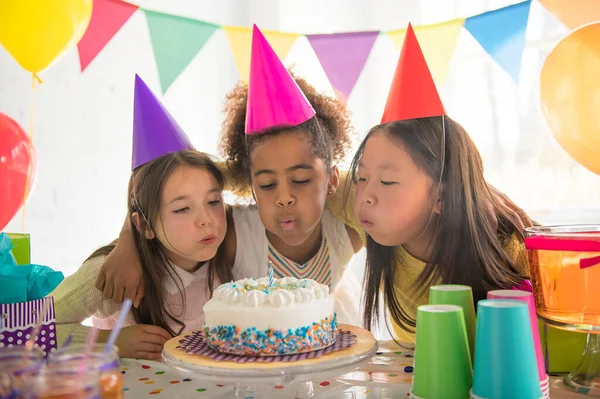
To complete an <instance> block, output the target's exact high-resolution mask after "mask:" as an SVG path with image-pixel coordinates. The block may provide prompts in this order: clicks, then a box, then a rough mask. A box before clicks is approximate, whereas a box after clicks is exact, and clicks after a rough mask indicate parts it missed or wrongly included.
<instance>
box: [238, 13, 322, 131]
mask: <svg viewBox="0 0 600 399" xmlns="http://www.w3.org/2000/svg"><path fill="white" fill-rule="evenodd" d="M313 116H315V110H314V109H313V107H312V105H310V103H309V102H308V100H307V99H306V96H305V95H304V93H302V90H300V88H299V87H298V85H297V84H296V81H295V80H294V79H293V78H292V76H291V75H290V73H289V72H288V70H287V69H285V66H283V64H282V63H281V61H280V60H279V58H278V57H277V54H276V53H275V51H274V50H273V48H272V47H271V46H270V45H269V42H267V39H266V38H265V37H264V35H263V34H262V33H261V31H260V30H259V29H258V27H256V25H254V31H253V34H252V58H251V60H250V83H249V85H248V104H247V107H246V134H258V133H262V132H263V131H265V130H266V129H269V128H272V127H276V126H297V125H299V124H301V123H303V122H306V121H307V120H309V119H310V118H312V117H313Z"/></svg>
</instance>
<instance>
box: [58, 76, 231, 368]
mask: <svg viewBox="0 0 600 399" xmlns="http://www.w3.org/2000/svg"><path fill="white" fill-rule="evenodd" d="M133 125H134V127H133V160H132V161H133V162H132V173H131V178H130V181H129V189H128V201H127V208H128V224H129V225H130V227H131V229H130V231H131V232H132V237H133V241H134V243H135V252H136V254H137V256H138V259H139V261H140V264H141V268H142V278H143V281H144V286H145V289H146V293H147V295H146V296H145V297H144V298H143V299H142V300H141V303H139V306H137V307H136V308H134V309H133V310H132V311H131V313H130V315H129V316H128V317H127V319H126V322H125V327H124V328H123V330H121V332H120V335H119V337H118V339H117V342H116V345H117V346H118V347H119V355H120V356H121V357H134V358H145V359H155V360H159V359H160V357H161V351H162V346H163V344H164V342H165V341H166V340H168V339H170V338H171V336H174V335H178V334H181V333H183V332H187V331H192V330H197V329H199V328H201V327H202V324H203V323H204V314H203V311H202V305H203V304H204V303H205V302H206V301H207V300H208V298H209V297H210V295H211V292H212V290H213V288H216V286H217V285H218V284H219V283H220V282H222V281H229V280H231V278H232V270H231V267H229V266H227V265H228V264H227V262H226V261H225V259H224V254H223V249H222V246H221V243H222V242H223V239H224V237H225V234H226V230H227V221H226V215H225V207H224V203H223V200H222V197H221V191H222V189H223V186H224V178H223V176H222V174H221V172H220V171H219V169H218V168H217V166H216V164H215V163H214V162H213V161H212V160H211V159H210V158H209V157H208V156H206V155H204V154H202V153H200V152H197V151H194V150H193V148H192V145H191V144H190V142H189V140H188V138H187V136H186V135H185V133H184V132H183V130H181V128H180V127H179V126H178V125H177V123H176V122H175V120H174V119H173V118H172V117H171V115H169V113H168V111H167V110H166V109H165V108H164V107H163V106H162V104H161V103H160V102H159V100H158V99H157V98H156V97H155V96H154V95H153V94H152V92H151V91H150V89H149V88H148V87H147V86H146V85H145V83H144V82H143V81H142V80H141V79H140V78H139V77H136V82H135V99H134V123H133ZM115 245H116V243H115V242H113V243H111V244H110V245H107V246H104V247H102V248H100V249H98V250H97V251H95V252H94V253H93V254H91V255H90V256H89V258H88V259H87V260H86V261H85V262H84V263H83V265H82V266H81V267H80V268H79V270H77V272H75V274H73V275H71V276H69V277H67V278H66V279H65V280H64V281H63V282H62V283H61V284H60V285H59V286H58V287H57V288H56V289H55V290H54V292H52V293H50V295H51V296H53V297H54V301H55V310H56V321H57V335H58V337H57V338H58V341H59V345H60V344H61V343H62V342H64V340H65V339H66V337H67V336H68V335H71V336H72V337H73V341H74V342H76V343H83V342H85V341H86V339H87V335H88V332H89V331H88V330H89V328H88V327H84V326H82V325H81V322H82V321H83V320H85V319H86V318H88V317H92V320H93V324H94V325H95V326H97V327H99V328H100V329H101V331H100V334H99V341H100V342H105V341H106V339H107V338H108V335H109V333H110V329H111V328H112V327H113V326H114V324H115V322H116V318H117V315H118V312H119V310H120V308H121V307H120V305H118V304H117V303H115V302H113V301H112V300H111V299H105V298H103V297H102V293H101V292H99V291H98V290H96V288H95V286H94V284H95V281H96V278H97V276H98V272H99V270H100V267H101V265H102V264H103V262H104V260H105V258H106V257H107V255H109V254H110V253H111V252H112V251H113V249H114V248H115ZM190 305H191V306H190Z"/></svg>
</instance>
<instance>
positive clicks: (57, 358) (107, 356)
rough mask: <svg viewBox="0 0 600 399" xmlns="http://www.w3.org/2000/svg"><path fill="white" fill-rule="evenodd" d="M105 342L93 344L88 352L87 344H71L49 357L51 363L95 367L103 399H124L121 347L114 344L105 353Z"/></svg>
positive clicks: (76, 366)
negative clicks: (120, 360) (120, 357)
mask: <svg viewBox="0 0 600 399" xmlns="http://www.w3.org/2000/svg"><path fill="white" fill-rule="evenodd" d="M105 348H106V345H105V344H95V345H93V346H92V347H91V348H90V350H89V352H88V353H87V354H86V345H85V344H73V345H69V347H68V348H65V349H63V350H61V351H60V352H57V353H52V354H50V356H49V357H48V364H49V365H68V366H69V367H75V368H80V367H85V368H89V369H93V370H95V371H96V372H97V374H98V377H99V389H100V398H101V399H123V384H124V382H123V380H124V378H123V375H122V374H121V370H120V363H119V349H118V348H117V347H116V346H113V347H112V349H111V350H110V351H109V352H108V353H105Z"/></svg>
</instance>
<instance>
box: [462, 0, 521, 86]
mask: <svg viewBox="0 0 600 399" xmlns="http://www.w3.org/2000/svg"><path fill="white" fill-rule="evenodd" d="M530 7H531V1H524V2H522V3H517V4H514V5H512V6H509V7H504V8H501V9H499V10H496V11H495V12H494V13H484V14H479V15H475V16H473V17H470V18H467V19H466V21H465V29H466V30H468V31H469V33H471V35H473V37H474V38H475V40H477V41H478V42H479V44H481V47H483V49H484V50H485V51H486V52H487V53H488V54H489V55H491V56H492V58H493V59H494V60H495V61H496V62H497V63H498V64H499V65H500V66H501V67H502V69H504V70H505V71H506V72H507V73H508V74H509V75H510V77H511V78H512V79H513V80H514V81H515V82H519V74H520V73H521V60H522V58H523V49H524V48H525V32H526V30H527V21H529V9H530Z"/></svg>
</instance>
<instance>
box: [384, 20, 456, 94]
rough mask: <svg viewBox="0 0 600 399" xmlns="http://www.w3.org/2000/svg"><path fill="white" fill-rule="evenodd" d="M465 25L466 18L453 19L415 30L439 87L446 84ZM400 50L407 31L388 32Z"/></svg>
mask: <svg viewBox="0 0 600 399" xmlns="http://www.w3.org/2000/svg"><path fill="white" fill-rule="evenodd" d="M464 23H465V20H464V18H458V19H453V20H451V21H446V22H441V23H439V24H434V25H423V26H417V27H416V28H415V34H416V35H417V39H419V44H420V45H421V49H422V50H423V55H425V60H426V61H427V65H429V69H430V70H431V74H432V75H433V79H434V80H435V82H436V83H437V85H438V86H443V85H444V83H446V78H447V76H448V69H449V68H450V60H452V56H453V55H454V49H455V48H456V42H457V40H458V35H459V34H460V32H461V30H462V27H463V25H464ZM387 34H388V36H389V37H390V38H391V39H392V41H393V42H394V44H395V45H396V47H397V48H398V50H400V49H402V44H403V43H404V36H405V35H406V29H399V30H395V31H390V32H387Z"/></svg>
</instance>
